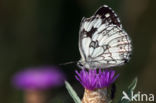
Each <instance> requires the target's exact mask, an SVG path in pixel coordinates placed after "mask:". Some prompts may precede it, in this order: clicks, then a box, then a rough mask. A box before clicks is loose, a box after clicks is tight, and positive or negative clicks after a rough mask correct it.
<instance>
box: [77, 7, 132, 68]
mask: <svg viewBox="0 0 156 103" xmlns="http://www.w3.org/2000/svg"><path fill="white" fill-rule="evenodd" d="M79 50H80V54H81V57H82V58H81V60H80V62H81V63H82V64H83V66H84V67H85V68H88V69H90V68H107V67H113V66H118V65H122V64H124V63H125V62H127V61H128V60H129V55H130V53H131V40H130V38H129V36H128V34H127V33H126V32H125V31H124V30H123V28H122V25H121V24H120V20H119V18H118V17H117V15H116V14H115V13H114V11H113V10H112V9H111V8H109V7H108V6H106V5H104V6H102V7H100V8H99V9H98V10H97V11H96V12H95V14H94V15H93V16H91V17H90V18H83V19H82V21H81V25H80V32H79Z"/></svg>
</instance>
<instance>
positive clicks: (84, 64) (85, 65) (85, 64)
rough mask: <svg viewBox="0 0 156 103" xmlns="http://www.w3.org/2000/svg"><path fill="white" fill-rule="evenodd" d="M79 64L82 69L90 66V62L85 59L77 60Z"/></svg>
mask: <svg viewBox="0 0 156 103" xmlns="http://www.w3.org/2000/svg"><path fill="white" fill-rule="evenodd" d="M77 66H78V67H79V68H81V69H84V68H88V69H89V68H90V66H89V64H88V63H87V62H85V61H84V60H79V61H78V62H77Z"/></svg>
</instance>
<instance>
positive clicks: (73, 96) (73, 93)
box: [65, 81, 81, 103]
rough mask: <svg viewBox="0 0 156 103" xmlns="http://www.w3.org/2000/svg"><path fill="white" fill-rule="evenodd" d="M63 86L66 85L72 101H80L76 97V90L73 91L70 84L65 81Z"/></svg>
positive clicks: (78, 102)
mask: <svg viewBox="0 0 156 103" xmlns="http://www.w3.org/2000/svg"><path fill="white" fill-rule="evenodd" d="M65 86H66V89H67V90H68V92H69V94H70V96H71V97H72V98H73V100H74V102H75V103H81V100H80V98H79V97H78V95H77V94H76V92H75V91H74V89H73V88H72V86H71V85H70V84H69V83H68V82H67V81H65Z"/></svg>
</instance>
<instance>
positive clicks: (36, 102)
mask: <svg viewBox="0 0 156 103" xmlns="http://www.w3.org/2000/svg"><path fill="white" fill-rule="evenodd" d="M24 99H25V103H45V95H44V94H43V92H41V91H37V90H26V91H25V94H24Z"/></svg>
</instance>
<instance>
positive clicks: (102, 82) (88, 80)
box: [75, 69, 119, 90]
mask: <svg viewBox="0 0 156 103" xmlns="http://www.w3.org/2000/svg"><path fill="white" fill-rule="evenodd" d="M76 74H77V76H75V77H76V79H77V80H78V81H79V82H80V83H81V84H82V85H83V87H84V88H86V89H89V90H94V89H99V88H104V87H108V86H109V85H110V84H112V83H113V82H114V81H115V80H116V79H117V78H118V76H119V74H117V75H116V76H115V70H105V71H101V69H99V72H97V70H96V69H90V70H88V71H87V70H85V69H82V70H81V71H80V73H79V72H78V71H76Z"/></svg>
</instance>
